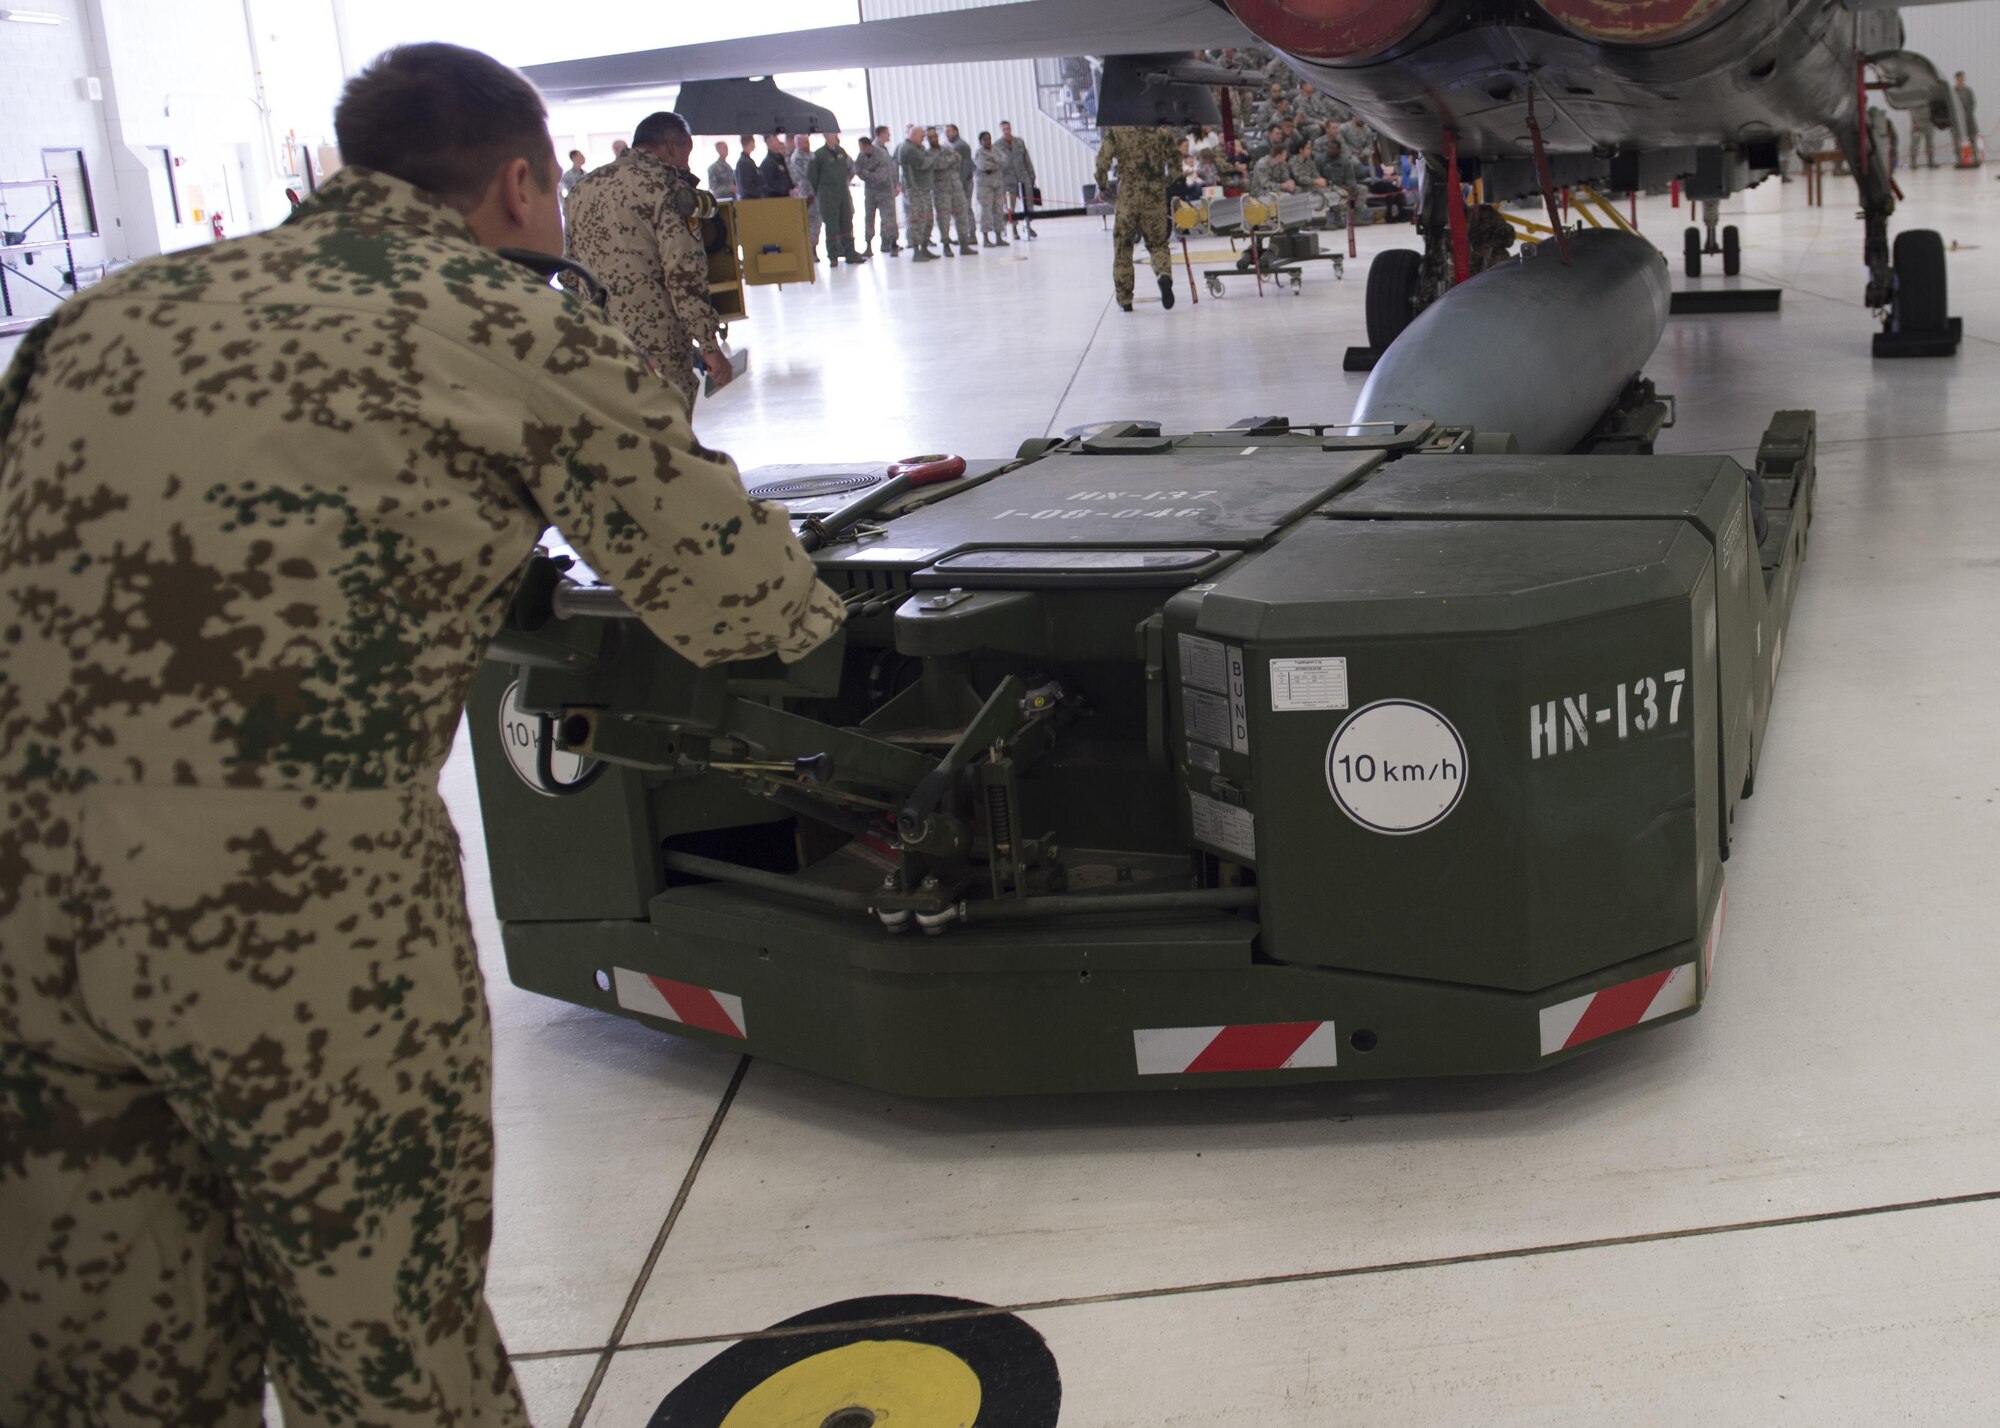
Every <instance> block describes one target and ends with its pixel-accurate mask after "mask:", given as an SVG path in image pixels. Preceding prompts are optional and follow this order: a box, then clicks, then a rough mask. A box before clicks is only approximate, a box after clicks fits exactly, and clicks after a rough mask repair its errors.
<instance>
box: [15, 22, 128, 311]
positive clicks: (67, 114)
mask: <svg viewBox="0 0 2000 1428" xmlns="http://www.w3.org/2000/svg"><path fill="white" fill-rule="evenodd" d="M35 3H36V7H37V8H38V9H40V10H42V11H43V12H44V13H46V14H51V15H57V16H60V17H61V20H62V23H60V24H56V25H22V24H8V23H0V75H4V76H5V79H6V82H5V83H4V84H0V180H13V179H38V178H41V177H43V175H44V168H43V165H44V151H45V150H51V149H53V150H57V151H63V150H80V151H81V152H82V154H83V164H84V171H85V172H86V173H87V174H88V175H89V179H90V187H91V192H92V197H93V199H94V206H95V208H96V211H97V225H98V228H99V230H100V233H101V234H102V236H100V237H92V238H80V239H78V240H77V243H76V261H77V262H78V263H79V264H80V265H83V266H84V267H86V268H89V267H94V266H95V265H97V264H99V263H103V262H105V261H106V260H107V259H110V258H120V257H124V256H125V255H126V253H125V247H124V231H123V229H121V228H120V227H119V224H118V216H119V205H118V192H117V188H116V186H115V183H114V180H113V177H112V163H111V135H110V132H109V130H108V129H107V128H106V127H105V122H104V106H103V104H102V103H93V102H92V101H91V100H90V99H88V98H87V97H85V95H84V93H83V91H82V89H81V88H80V87H79V85H78V81H79V80H80V79H82V78H83V77H84V76H86V75H89V74H91V73H93V71H94V69H95V65H94V61H93V59H92V52H91V29H90V25H89V21H88V16H87V15H86V13H85V7H84V4H83V3H82V0H35ZM52 162H53V163H54V164H56V165H61V164H62V163H63V157H62V155H61V153H60V152H59V153H58V154H57V155H54V156H52ZM43 202H44V200H43V198H42V191H41V190H34V189H13V190H7V191H5V192H3V193H0V211H4V214H5V219H6V221H5V222H4V223H0V227H7V228H26V227H27V224H28V221H29V220H31V219H33V218H34V216H35V214H36V211H37V210H39V208H40V207H41V205H42V203H43ZM65 203H66V205H71V206H80V205H76V204H75V200H74V198H72V197H71V196H70V195H68V194H65ZM69 217H70V228H71V230H72V231H73V232H74V231H77V230H79V229H80V228H82V227H83V226H84V223H85V222H86V221H87V220H86V219H84V218H81V217H79V216H78V215H76V214H71V215H69ZM49 231H50V230H49V227H48V225H47V224H46V223H43V224H37V225H36V226H35V227H34V228H33V229H32V230H31V236H32V237H34V238H35V239H36V240H38V241H39V240H40V239H42V238H44V237H46V236H48V235H49ZM7 262H8V264H9V266H10V267H12V268H13V269H14V272H12V273H10V274H9V275H8V284H7V288H8V293H9V296H10V297H11V298H12V300H13V304H14V310H15V313H16V314H17V315H19V316H25V317H37V316H40V315H41V314H42V313H44V312H47V311H48V310H49V309H50V308H51V307H53V306H54V305H55V302H54V299H52V298H47V297H44V296H43V295H42V294H40V293H38V292H36V291H35V290H34V288H32V287H30V286H29V285H28V284H27V283H25V282H20V281H17V280H16V274H19V275H20V276H22V277H30V278H33V279H35V281H37V282H43V283H47V284H48V285H49V286H51V287H56V286H59V284H58V283H57V282H55V281H54V274H55V273H56V264H55V263H54V262H51V261H49V259H48V258H47V257H38V258H37V259H36V261H35V262H34V263H32V264H28V263H25V261H24V259H23V258H21V257H18V256H17V257H10V258H9V259H7Z"/></svg>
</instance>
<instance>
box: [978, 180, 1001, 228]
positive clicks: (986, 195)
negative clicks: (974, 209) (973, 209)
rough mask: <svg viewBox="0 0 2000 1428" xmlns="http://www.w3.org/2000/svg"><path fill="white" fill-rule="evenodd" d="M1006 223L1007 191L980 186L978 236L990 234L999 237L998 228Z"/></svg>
mask: <svg viewBox="0 0 2000 1428" xmlns="http://www.w3.org/2000/svg"><path fill="white" fill-rule="evenodd" d="M1006 221H1007V190H1006V189H1004V188H1000V187H998V186H997V185H985V184H982V185H981V186H980V189H979V236H980V237H982V238H984V237H985V236H986V235H987V234H989V233H991V234H992V235H993V236H994V237H995V238H998V237H999V236H1000V226H1001V225H1002V224H1003V223H1005V222H1006Z"/></svg>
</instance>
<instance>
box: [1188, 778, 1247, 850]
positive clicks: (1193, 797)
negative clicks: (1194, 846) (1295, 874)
mask: <svg viewBox="0 0 2000 1428" xmlns="http://www.w3.org/2000/svg"><path fill="white" fill-rule="evenodd" d="M1188 804H1189V806H1190V808H1191V810H1192V812H1193V814H1194V836H1195V841H1196V842H1198V843H1206V844H1208V845H1209V846H1210V847H1212V848H1219V849H1221V850H1222V851H1223V852H1225V853H1229V854H1232V855H1233V856H1235V857H1238V858H1241V859H1242V860H1243V861H1244V862H1246V863H1254V862H1256V861H1257V817H1256V815H1255V814H1253V813H1252V812H1251V811H1250V810H1249V809H1247V808H1238V807H1237V806H1236V805H1235V804H1233V803H1224V802H1223V801H1222V800H1221V799H1219V798H1210V797H1209V796H1208V795H1207V794H1203V793H1190V794H1189V795H1188Z"/></svg>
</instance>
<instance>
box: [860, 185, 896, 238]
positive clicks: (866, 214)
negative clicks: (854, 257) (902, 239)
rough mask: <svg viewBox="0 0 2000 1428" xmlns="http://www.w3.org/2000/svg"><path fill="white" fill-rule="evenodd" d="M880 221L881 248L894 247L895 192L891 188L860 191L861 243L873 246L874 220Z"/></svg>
mask: <svg viewBox="0 0 2000 1428" xmlns="http://www.w3.org/2000/svg"><path fill="white" fill-rule="evenodd" d="M877 217H880V219H881V220H882V246H883V247H884V248H893V247H895V246H896V237H897V230H896V191H895V190H894V189H892V188H885V189H880V190H877V189H872V188H864V189H863V190H862V191H861V241H862V242H863V243H864V244H866V245H867V246H868V247H870V248H873V247H874V246H875V220H876V218H877Z"/></svg>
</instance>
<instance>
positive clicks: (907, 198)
mask: <svg viewBox="0 0 2000 1428" xmlns="http://www.w3.org/2000/svg"><path fill="white" fill-rule="evenodd" d="M931 207H932V194H931V191H930V190H929V189H925V188H910V189H905V190H903V216H904V218H906V219H908V220H909V225H908V226H909V230H910V246H911V247H912V248H922V247H925V246H927V245H928V244H929V243H930V241H931Z"/></svg>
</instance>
